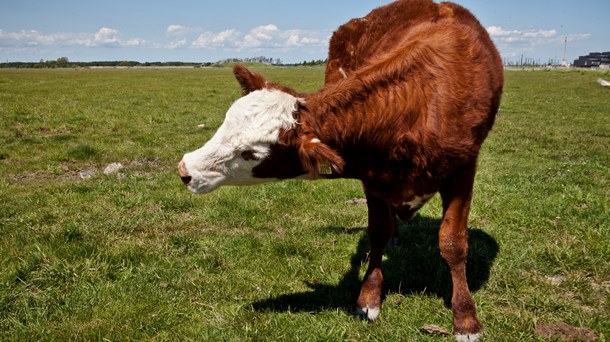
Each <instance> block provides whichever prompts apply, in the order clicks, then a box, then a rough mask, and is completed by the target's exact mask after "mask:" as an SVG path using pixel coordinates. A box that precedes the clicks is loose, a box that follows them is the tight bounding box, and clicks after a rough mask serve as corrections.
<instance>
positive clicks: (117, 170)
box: [8, 158, 161, 182]
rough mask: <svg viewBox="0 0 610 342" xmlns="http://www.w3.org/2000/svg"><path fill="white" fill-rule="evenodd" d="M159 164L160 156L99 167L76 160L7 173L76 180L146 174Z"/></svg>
mask: <svg viewBox="0 0 610 342" xmlns="http://www.w3.org/2000/svg"><path fill="white" fill-rule="evenodd" d="M160 164H161V160H160V158H141V159H137V160H133V161H129V162H125V163H120V162H116V163H110V164H108V165H106V166H102V167H101V168H97V167H95V166H87V165H78V164H77V162H76V161H72V162H66V163H62V164H59V165H57V166H56V167H55V168H52V169H50V170H45V171H25V172H21V173H17V174H13V175H8V179H10V180H12V181H15V182H23V181H29V180H44V179H56V180H63V181H77V180H81V179H88V178H91V177H93V176H95V175H97V174H101V173H104V174H106V175H115V174H116V176H117V177H118V178H124V176H125V172H129V173H132V174H135V175H138V176H147V175H149V174H150V173H151V171H152V170H155V169H157V168H158V167H159V165H160Z"/></svg>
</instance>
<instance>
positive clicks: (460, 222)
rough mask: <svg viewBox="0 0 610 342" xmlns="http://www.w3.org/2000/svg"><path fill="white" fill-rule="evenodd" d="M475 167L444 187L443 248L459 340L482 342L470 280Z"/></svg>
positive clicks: (464, 169)
mask: <svg viewBox="0 0 610 342" xmlns="http://www.w3.org/2000/svg"><path fill="white" fill-rule="evenodd" d="M475 169H476V163H473V164H472V165H469V166H467V167H465V168H463V169H462V170H461V171H460V172H458V173H456V175H455V176H454V177H453V178H452V179H450V180H448V181H447V183H446V184H444V186H443V188H442V189H441V197H442V200H443V221H442V223H441V229H440V232H439V247H440V250H441V255H442V256H443V259H445V261H446V262H447V264H448V265H449V269H450V271H451V279H452V283H453V293H452V297H451V308H452V311H453V330H454V334H455V337H456V339H457V340H458V341H478V340H479V338H480V333H481V324H480V323H479V320H478V319H477V313H476V307H475V304H474V301H473V299H472V296H471V294H470V290H469V289H468V283H467V282H466V256H467V254H468V237H467V223H468V212H469V210H470V201H471V198H472V186H473V183H474V174H475Z"/></svg>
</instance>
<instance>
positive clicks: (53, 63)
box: [0, 56, 327, 69]
mask: <svg viewBox="0 0 610 342" xmlns="http://www.w3.org/2000/svg"><path fill="white" fill-rule="evenodd" d="M326 62H327V60H322V59H319V60H311V61H303V62H301V63H283V62H282V60H281V59H279V58H275V59H274V58H268V57H264V56H259V57H248V58H227V59H224V60H220V61H217V62H204V63H196V62H136V61H94V62H71V61H70V60H69V59H68V57H60V58H57V59H55V60H46V61H45V60H42V59H41V60H40V61H39V62H6V63H0V68H43V69H53V68H90V67H107V68H113V67H114V68H116V67H202V66H203V67H211V66H223V65H224V64H230V63H261V64H267V65H278V66H316V65H325V64H326Z"/></svg>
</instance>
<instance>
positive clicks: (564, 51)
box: [561, 36, 568, 68]
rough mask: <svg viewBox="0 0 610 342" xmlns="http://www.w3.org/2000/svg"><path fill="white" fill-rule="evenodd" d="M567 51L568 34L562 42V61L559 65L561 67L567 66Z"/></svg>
mask: <svg viewBox="0 0 610 342" xmlns="http://www.w3.org/2000/svg"><path fill="white" fill-rule="evenodd" d="M567 51H568V36H566V39H565V41H564V44H563V62H561V66H562V67H566V68H567V67H568V60H567V54H566V53H567Z"/></svg>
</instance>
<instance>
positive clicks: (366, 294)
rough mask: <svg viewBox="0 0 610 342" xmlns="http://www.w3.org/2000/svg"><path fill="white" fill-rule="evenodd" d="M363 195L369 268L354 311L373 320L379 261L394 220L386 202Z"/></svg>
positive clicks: (378, 304) (379, 285)
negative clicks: (365, 209) (366, 210)
mask: <svg viewBox="0 0 610 342" xmlns="http://www.w3.org/2000/svg"><path fill="white" fill-rule="evenodd" d="M365 193H366V199H367V205H368V209H369V226H368V236H369V243H370V246H371V250H370V253H369V267H368V269H367V271H366V274H365V275H364V279H363V280H362V287H361V289H360V296H358V302H357V308H356V310H357V311H358V315H359V316H360V317H362V318H367V319H369V320H375V319H376V318H377V316H379V311H380V309H381V291H382V286H383V275H382V274H381V259H382V256H383V250H384V248H385V246H386V245H387V244H388V241H390V239H391V238H392V236H393V234H394V232H395V231H396V218H395V215H394V212H393V210H392V209H391V208H390V206H389V204H388V203H387V202H385V201H384V200H382V199H380V198H378V197H376V196H374V195H372V194H371V193H370V192H368V191H366V189H365Z"/></svg>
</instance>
